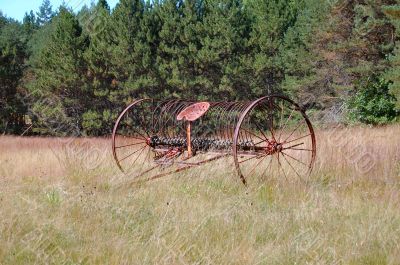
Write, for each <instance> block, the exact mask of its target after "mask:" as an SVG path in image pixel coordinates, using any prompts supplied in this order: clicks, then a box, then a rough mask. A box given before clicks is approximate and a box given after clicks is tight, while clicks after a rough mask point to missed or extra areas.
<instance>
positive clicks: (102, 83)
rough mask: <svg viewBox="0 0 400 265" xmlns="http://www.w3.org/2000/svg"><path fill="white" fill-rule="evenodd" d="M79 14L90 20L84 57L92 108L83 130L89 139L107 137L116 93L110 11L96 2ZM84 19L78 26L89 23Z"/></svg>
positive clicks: (85, 118) (85, 116)
mask: <svg viewBox="0 0 400 265" xmlns="http://www.w3.org/2000/svg"><path fill="white" fill-rule="evenodd" d="M84 12H86V13H82V12H81V14H80V15H81V17H82V18H87V17H92V19H90V23H92V25H93V26H92V27H85V26H84V25H83V26H84V27H83V28H84V29H86V32H85V34H87V35H88V36H89V40H90V45H89V47H88V49H87V50H86V51H85V53H84V57H85V60H86V62H87V67H88V75H87V85H88V90H89V93H90V95H91V97H92V104H91V106H90V108H89V109H87V110H86V111H85V113H84V114H83V117H82V118H83V123H82V125H83V129H84V130H85V132H86V133H87V134H90V135H102V134H106V133H110V130H111V128H110V127H111V126H110V125H111V124H112V118H115V117H113V116H112V115H111V111H112V110H113V109H114V105H113V104H112V102H111V98H110V97H111V91H112V90H113V89H115V77H114V75H113V74H112V73H111V69H112V65H111V64H112V62H111V57H112V51H113V50H112V46H113V44H114V40H113V30H114V29H113V28H112V27H111V16H110V9H109V6H108V4H107V2H106V1H99V2H98V3H97V5H96V6H94V7H92V8H91V9H90V10H84ZM88 21H89V20H85V19H83V20H82V22H81V23H88Z"/></svg>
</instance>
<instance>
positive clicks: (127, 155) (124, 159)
mask: <svg viewBox="0 0 400 265" xmlns="http://www.w3.org/2000/svg"><path fill="white" fill-rule="evenodd" d="M145 148H146V146H144V147H142V148H140V149H138V150H136V151H135V152H133V153H132V154H130V155H127V156H126V157H124V158H122V159H121V160H119V161H118V162H122V161H124V160H125V159H127V158H128V157H130V156H132V155H134V154H136V153H137V152H139V151H140V150H143V149H145Z"/></svg>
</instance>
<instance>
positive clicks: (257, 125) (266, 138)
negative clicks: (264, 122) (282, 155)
mask: <svg viewBox="0 0 400 265" xmlns="http://www.w3.org/2000/svg"><path fill="white" fill-rule="evenodd" d="M254 124H255V125H256V127H257V129H258V130H259V131H260V132H261V134H262V135H263V136H264V137H265V140H267V142H268V143H270V141H268V137H267V136H265V134H264V132H263V131H262V130H261V128H260V127H259V124H258V123H257V122H256V121H254Z"/></svg>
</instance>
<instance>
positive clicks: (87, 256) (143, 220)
mask: <svg viewBox="0 0 400 265" xmlns="http://www.w3.org/2000/svg"><path fill="white" fill-rule="evenodd" d="M316 136H317V162H316V165H315V170H314V171H313V173H312V175H311V176H310V180H309V182H308V183H306V184H305V183H300V182H299V181H296V178H294V177H293V178H289V179H276V178H275V179H269V180H268V181H261V180H257V179H253V180H249V186H248V187H245V186H243V185H242V184H241V182H240V180H239V179H238V177H237V176H236V173H235V171H234V166H233V163H232V161H231V160H230V159H227V160H226V161H216V162H213V163H210V164H208V165H205V166H202V167H199V168H196V169H193V170H190V171H187V172H182V173H178V174H176V175H173V176H170V177H165V178H162V179H159V180H155V181H152V182H148V183H144V184H140V185H133V186H132V185H129V179H126V177H125V176H124V175H122V174H121V173H120V172H119V171H118V169H117V168H116V166H115V165H114V161H113V159H112V156H111V141H110V139H57V138H48V139H47V138H18V137H7V136H3V137H0V217H1V221H0V264H352V265H356V264H359V265H367V264H400V244H399V242H400V126H398V125H393V126H388V127H381V128H367V127H366V128H331V129H325V130H322V129H320V130H317V131H316ZM289 177H290V176H289Z"/></svg>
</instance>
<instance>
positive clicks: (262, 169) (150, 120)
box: [112, 95, 316, 184]
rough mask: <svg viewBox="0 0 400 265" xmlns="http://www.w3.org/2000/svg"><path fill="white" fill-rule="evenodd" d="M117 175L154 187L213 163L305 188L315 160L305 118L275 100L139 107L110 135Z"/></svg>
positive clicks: (142, 103)
mask: <svg viewBox="0 0 400 265" xmlns="http://www.w3.org/2000/svg"><path fill="white" fill-rule="evenodd" d="M112 149H113V156H114V159H115V161H116V163H117V165H118V167H119V168H120V169H121V170H122V171H123V172H124V173H126V174H127V175H128V176H130V177H131V178H132V179H134V180H141V181H142V180H151V179H156V178H160V177H163V176H166V175H169V174H172V173H176V172H179V171H183V170H187V169H190V168H193V167H196V166H200V165H203V164H205V163H208V162H212V161H215V162H214V163H217V162H218V161H220V162H222V163H221V164H224V165H226V164H229V163H228V162H229V161H227V159H229V157H233V162H234V165H235V169H236V171H237V174H238V176H239V177H240V179H241V181H242V182H243V183H244V184H246V181H248V179H250V178H257V177H264V178H268V177H271V176H282V177H285V178H299V179H301V180H305V179H306V178H307V176H308V175H309V174H310V172H311V170H312V168H313V164H314V161H315V155H316V143H315V135H314V131H313V128H312V125H311V123H310V121H309V119H308V117H307V115H306V114H305V111H304V110H303V109H302V108H301V107H300V106H299V105H298V104H296V103H295V102H293V101H292V100H290V99H288V98H286V97H284V96H280V95H271V96H266V97H262V98H259V99H257V100H254V101H243V102H193V101H185V100H166V101H165V100H164V101H163V100H153V99H139V100H135V101H133V103H132V104H130V105H129V106H128V107H127V108H126V109H125V110H124V111H123V112H122V113H121V114H120V116H119V117H118V119H117V121H116V123H115V126H114V130H113V134H112Z"/></svg>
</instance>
